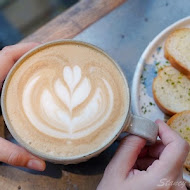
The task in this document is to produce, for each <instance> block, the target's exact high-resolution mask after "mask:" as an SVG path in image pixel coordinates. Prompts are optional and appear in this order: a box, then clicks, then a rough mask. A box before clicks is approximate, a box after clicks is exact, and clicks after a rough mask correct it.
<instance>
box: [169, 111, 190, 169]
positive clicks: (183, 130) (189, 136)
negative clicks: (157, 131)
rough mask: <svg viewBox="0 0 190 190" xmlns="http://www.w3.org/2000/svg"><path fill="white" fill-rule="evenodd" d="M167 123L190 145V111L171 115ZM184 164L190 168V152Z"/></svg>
mask: <svg viewBox="0 0 190 190" xmlns="http://www.w3.org/2000/svg"><path fill="white" fill-rule="evenodd" d="M167 124H168V125H169V126H170V127H171V128H172V129H174V130H175V131H176V132H178V133H179V134H180V136H181V137H182V138H184V139H185V140H186V141H187V142H188V143H189V145H190V111H183V112H180V113H178V114H175V115H174V116H173V117H171V118H170V119H169V120H168V122H167ZM184 166H185V167H186V168H188V169H190V153H189V154H188V156H187V159H186V161H185V163H184Z"/></svg>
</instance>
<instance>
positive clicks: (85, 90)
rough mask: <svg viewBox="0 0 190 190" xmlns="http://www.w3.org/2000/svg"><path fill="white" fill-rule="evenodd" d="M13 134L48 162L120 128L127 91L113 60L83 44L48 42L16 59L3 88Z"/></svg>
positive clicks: (85, 151) (95, 146)
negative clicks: (16, 61)
mask: <svg viewBox="0 0 190 190" xmlns="http://www.w3.org/2000/svg"><path fill="white" fill-rule="evenodd" d="M4 91H5V93H4V104H5V106H4V107H5V113H6V115H7V119H8V121H9V129H10V131H11V133H12V134H13V136H14V137H15V138H16V140H18V141H19V142H21V144H23V145H24V146H25V145H26V147H29V150H32V151H33V152H36V153H38V154H39V155H42V157H43V155H45V156H44V157H46V156H47V157H49V158H54V157H55V158H57V159H59V158H60V159H61V158H66V159H67V158H75V157H81V156H86V155H89V154H91V153H93V152H96V151H98V150H99V149H101V148H102V147H104V146H106V145H107V144H108V143H109V142H110V141H111V140H112V139H113V138H114V137H115V136H117V135H118V133H119V132H120V131H121V130H122V126H123V125H124V122H125V120H126V117H127V114H128V109H129V89H128V86H127V83H126V80H125V78H124V76H123V74H122V73H121V71H120V69H119V68H118V66H117V65H116V64H115V63H114V62H113V60H112V59H111V58H110V57H108V56H107V55H106V54H105V53H103V52H102V51H101V50H99V49H97V48H95V47H93V46H89V45H87V44H85V43H79V42H72V41H64V42H57V43H49V44H46V45H45V46H41V47H38V48H36V49H35V50H33V51H31V52H29V53H28V54H27V55H25V56H24V57H22V58H21V59H20V60H19V61H18V64H16V65H15V67H14V69H13V71H12V72H11V74H10V75H9V77H8V81H7V87H6V89H5V90H4Z"/></svg>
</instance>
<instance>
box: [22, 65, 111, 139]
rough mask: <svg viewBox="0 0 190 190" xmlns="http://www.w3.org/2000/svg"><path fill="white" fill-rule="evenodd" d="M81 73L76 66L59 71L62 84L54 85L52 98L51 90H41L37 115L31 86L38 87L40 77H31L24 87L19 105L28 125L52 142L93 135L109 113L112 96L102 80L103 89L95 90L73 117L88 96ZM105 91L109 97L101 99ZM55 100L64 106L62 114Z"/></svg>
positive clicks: (87, 87) (89, 89)
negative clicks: (51, 138) (53, 140)
mask: <svg viewBox="0 0 190 190" xmlns="http://www.w3.org/2000/svg"><path fill="white" fill-rule="evenodd" d="M81 73H82V71H81V68H80V67H79V66H77V65H76V66H74V67H73V68H71V67H69V66H65V67H64V69H63V79H64V81H65V84H64V83H62V81H61V79H59V78H58V79H57V80H56V81H55V84H54V90H55V96H54V95H53V94H54V93H53V92H51V88H49V89H48V88H45V89H44V90H43V92H42V94H41V96H40V97H39V98H40V104H39V105H38V112H37V113H36V111H35V109H36V108H35V109H34V108H33V105H34V104H33V97H34V94H35V93H36V92H35V86H37V85H39V84H40V76H36V77H33V78H31V79H29V82H28V83H26V86H25V87H24V91H23V101H22V105H23V108H24V111H25V113H26V116H27V117H28V119H29V120H30V122H31V123H32V124H33V126H34V127H36V128H37V129H38V130H39V131H40V132H42V133H44V134H46V135H49V136H52V137H55V138H70V139H77V138H82V137H84V136H87V135H89V134H90V133H92V132H94V131H95V130H97V128H98V127H101V125H102V124H103V123H104V122H105V121H106V120H107V119H108V117H109V115H110V113H111V111H112V109H113V102H114V95H113V91H112V88H111V86H110V85H109V83H108V82H107V81H106V80H105V79H104V78H102V83H104V85H105V87H106V88H105V89H101V87H97V88H96V90H95V91H94V94H93V95H92V98H91V99H90V100H89V101H88V103H87V104H85V106H84V107H83V108H82V110H81V112H80V114H78V115H76V116H74V115H73V109H74V108H76V107H77V106H79V105H81V104H82V103H84V102H85V101H86V100H87V98H88V96H89V94H90V92H91V83H90V80H89V79H88V78H87V77H83V78H82V75H81ZM105 91H107V94H109V97H105ZM57 98H59V99H60V100H61V101H62V103H63V104H65V106H66V110H65V109H63V107H61V106H60V105H59V104H57V102H56V99H57ZM39 113H45V114H43V115H39ZM43 121H46V123H44V122H43ZM47 123H48V124H49V125H48V124H47Z"/></svg>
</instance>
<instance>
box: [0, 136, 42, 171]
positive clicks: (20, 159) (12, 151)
mask: <svg viewBox="0 0 190 190" xmlns="http://www.w3.org/2000/svg"><path fill="white" fill-rule="evenodd" d="M0 153H1V154H0V161H1V162H4V163H7V164H10V165H13V166H21V167H26V168H29V169H34V170H38V171H43V170H44V169H45V167H46V165H45V162H44V161H43V160H41V159H39V158H37V157H35V156H33V155H32V154H30V153H29V152H27V151H26V150H25V149H24V148H22V147H19V146H17V145H15V144H13V143H11V142H9V141H7V140H5V139H3V138H1V137H0Z"/></svg>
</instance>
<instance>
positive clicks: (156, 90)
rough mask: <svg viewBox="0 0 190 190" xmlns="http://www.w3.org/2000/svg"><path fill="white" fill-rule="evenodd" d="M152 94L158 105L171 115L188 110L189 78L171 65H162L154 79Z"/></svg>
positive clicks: (189, 108) (189, 95) (189, 99)
mask: <svg viewBox="0 0 190 190" xmlns="http://www.w3.org/2000/svg"><path fill="white" fill-rule="evenodd" d="M152 90H153V96H154V99H155V102H156V103H157V105H158V107H159V108H160V109H161V110H162V111H163V112H164V113H166V114H168V115H173V114H175V113H179V112H181V111H184V110H190V80H189V79H188V78H187V77H186V76H185V75H183V74H182V73H180V72H179V71H178V70H176V69H175V68H174V67H172V66H167V67H164V69H163V70H160V71H159V72H158V76H157V77H156V78H155V79H154V81H153V85H152Z"/></svg>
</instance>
